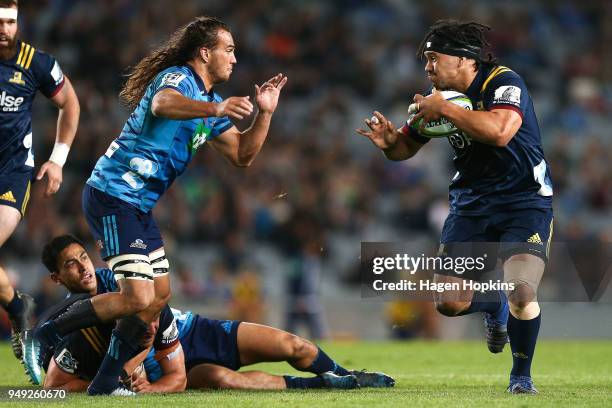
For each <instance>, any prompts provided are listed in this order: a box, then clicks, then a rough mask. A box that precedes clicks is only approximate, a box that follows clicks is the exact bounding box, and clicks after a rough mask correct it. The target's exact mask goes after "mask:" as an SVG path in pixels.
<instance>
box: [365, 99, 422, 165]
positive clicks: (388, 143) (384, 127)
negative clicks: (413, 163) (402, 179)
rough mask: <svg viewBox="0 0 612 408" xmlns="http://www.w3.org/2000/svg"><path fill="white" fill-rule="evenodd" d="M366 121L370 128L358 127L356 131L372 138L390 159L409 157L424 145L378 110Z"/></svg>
mask: <svg viewBox="0 0 612 408" xmlns="http://www.w3.org/2000/svg"><path fill="white" fill-rule="evenodd" d="M364 122H365V124H366V125H367V126H368V128H369V130H365V129H356V130H355V131H356V132H357V133H359V134H360V135H362V136H365V137H367V138H368V139H370V141H371V142H372V143H373V144H374V146H376V147H378V148H379V149H380V150H382V151H383V153H384V154H385V156H386V157H387V158H388V159H389V160H394V161H401V160H406V159H409V158H411V157H412V156H414V155H415V154H416V153H417V152H418V151H419V149H420V148H421V147H422V146H423V145H422V144H420V143H417V142H415V141H413V140H411V139H410V138H408V137H406V135H404V134H403V133H402V131H401V130H400V129H397V128H396V127H395V126H394V125H393V123H391V121H390V120H387V118H385V117H384V116H383V114H382V113H380V112H378V111H375V112H374V116H372V118H370V119H365V121H364Z"/></svg>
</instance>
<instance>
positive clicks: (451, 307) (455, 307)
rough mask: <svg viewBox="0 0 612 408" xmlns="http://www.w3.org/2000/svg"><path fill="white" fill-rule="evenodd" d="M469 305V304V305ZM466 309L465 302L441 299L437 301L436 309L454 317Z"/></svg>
mask: <svg viewBox="0 0 612 408" xmlns="http://www.w3.org/2000/svg"><path fill="white" fill-rule="evenodd" d="M467 306H469V304H468V305H467ZM465 309H466V303H465V302H453V301H440V302H436V310H437V311H438V312H439V313H440V314H442V315H444V316H448V317H454V316H457V315H459V313H461V312H463V311H464V310H465Z"/></svg>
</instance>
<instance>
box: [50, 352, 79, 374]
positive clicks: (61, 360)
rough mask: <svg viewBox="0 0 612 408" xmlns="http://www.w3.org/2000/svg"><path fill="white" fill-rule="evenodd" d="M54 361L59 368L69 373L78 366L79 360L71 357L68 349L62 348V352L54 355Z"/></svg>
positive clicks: (72, 372)
mask: <svg viewBox="0 0 612 408" xmlns="http://www.w3.org/2000/svg"><path fill="white" fill-rule="evenodd" d="M55 363H56V364H57V365H58V367H59V368H61V369H62V370H64V371H65V372H67V373H70V374H74V372H75V371H76V369H77V367H78V366H79V362H78V361H76V359H75V358H74V357H72V354H70V352H69V351H68V349H63V350H62V352H61V353H59V354H58V356H57V357H55Z"/></svg>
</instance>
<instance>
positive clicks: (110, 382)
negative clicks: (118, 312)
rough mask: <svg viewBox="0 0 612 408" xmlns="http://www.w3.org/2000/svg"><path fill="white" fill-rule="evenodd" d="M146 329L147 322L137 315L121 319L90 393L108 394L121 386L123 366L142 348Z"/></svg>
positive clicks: (92, 383)
mask: <svg viewBox="0 0 612 408" xmlns="http://www.w3.org/2000/svg"><path fill="white" fill-rule="evenodd" d="M146 331H147V324H146V323H145V322H143V321H142V320H141V319H140V318H138V317H137V316H129V317H125V318H123V319H121V320H119V322H118V323H117V327H116V328H115V329H114V330H113V334H112V336H111V340H110V344H109V345H108V351H107V352H106V355H105V356H104V360H102V364H101V365H100V368H99V369H98V373H97V374H96V376H95V378H94V379H93V381H92V382H91V384H90V386H89V388H88V389H87V392H88V393H89V394H90V395H95V394H108V393H110V392H112V391H113V390H115V389H116V388H118V387H119V376H120V375H121V371H122V370H123V366H124V365H125V363H126V362H127V361H128V360H129V359H131V358H132V357H134V356H135V355H136V354H137V353H138V352H139V350H140V349H141V348H140V343H141V341H142V338H143V337H144V334H145V333H146Z"/></svg>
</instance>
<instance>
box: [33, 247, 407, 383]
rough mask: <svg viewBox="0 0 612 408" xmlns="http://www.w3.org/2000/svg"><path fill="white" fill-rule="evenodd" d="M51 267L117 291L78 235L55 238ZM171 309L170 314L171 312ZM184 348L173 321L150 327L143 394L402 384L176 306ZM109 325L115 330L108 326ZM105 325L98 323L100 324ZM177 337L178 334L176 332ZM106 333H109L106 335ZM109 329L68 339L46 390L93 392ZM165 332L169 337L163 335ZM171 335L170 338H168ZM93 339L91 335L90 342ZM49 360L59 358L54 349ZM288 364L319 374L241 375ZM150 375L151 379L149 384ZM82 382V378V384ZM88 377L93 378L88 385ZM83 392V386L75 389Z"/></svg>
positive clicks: (67, 281) (74, 287) (302, 344)
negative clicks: (264, 364)
mask: <svg viewBox="0 0 612 408" xmlns="http://www.w3.org/2000/svg"><path fill="white" fill-rule="evenodd" d="M43 263H44V264H45V265H46V267H47V268H48V269H49V271H50V273H51V278H52V279H53V280H54V281H55V282H57V283H58V284H62V285H63V286H65V287H66V288H67V289H68V290H69V291H70V292H71V293H72V294H87V295H90V296H94V295H96V294H100V293H105V292H108V291H113V290H117V286H116V283H115V281H114V279H113V276H112V272H111V271H110V270H108V269H95V270H94V267H93V264H92V263H91V260H90V259H89V257H88V255H87V252H86V251H85V249H84V248H83V245H82V244H81V242H80V241H79V240H78V239H76V238H75V237H73V236H71V235H63V236H59V237H57V238H55V239H53V240H52V241H50V242H49V243H48V244H47V245H46V246H45V249H44V251H43ZM164 310H166V309H164ZM172 314H173V316H174V319H172V320H174V321H175V324H176V327H177V329H178V338H179V340H180V344H181V345H182V347H178V345H177V347H169V346H168V345H169V344H171V343H172V342H173V341H174V340H175V339H174V338H168V335H169V334H172V331H173V330H172V328H170V329H168V328H169V327H170V325H169V324H168V323H167V320H168V319H167V317H166V316H165V315H164V314H162V316H161V318H160V319H158V320H156V321H154V322H153V323H152V324H151V325H150V326H149V333H148V334H149V335H148V337H149V338H150V339H157V341H155V348H154V349H153V350H152V351H151V353H149V356H147V359H146V360H145V364H144V367H145V368H146V376H142V377H138V376H137V375H135V376H134V380H133V382H132V387H133V389H134V390H135V391H138V392H176V391H182V390H183V389H184V388H185V386H187V388H221V389H285V388H346V389H348V388H355V387H357V386H361V387H390V386H393V385H394V383H395V382H394V380H393V379H392V378H391V377H389V376H386V375H384V374H381V373H368V372H365V371H348V370H346V369H344V368H342V367H341V366H339V365H338V364H337V363H335V362H334V361H333V360H332V359H330V358H329V357H328V356H327V354H325V352H323V351H322V350H321V349H320V348H319V347H317V346H316V345H314V344H313V343H311V342H310V341H308V340H306V339H303V338H301V337H298V336H296V335H294V334H291V333H287V332H285V331H282V330H278V329H275V328H272V327H268V326H262V325H258V324H252V323H246V322H237V321H229V320H222V321H219V320H210V319H207V318H205V317H202V316H199V315H197V314H192V313H191V312H181V311H179V310H176V309H172ZM107 326H108V325H107ZM96 327H97V326H96ZM175 332H176V330H175ZM105 333H106V334H105ZM108 333H109V330H108V329H105V328H104V327H99V328H97V329H96V328H93V329H83V330H80V331H79V332H75V333H73V334H71V335H69V336H67V337H66V338H65V339H64V340H63V341H62V342H61V343H60V344H59V345H58V348H57V349H56V350H54V353H53V354H54V358H53V359H52V360H51V362H50V364H49V367H48V370H47V376H46V377H45V383H44V384H45V387H47V388H54V387H65V386H68V387H73V386H74V385H75V384H80V385H79V388H78V389H79V390H84V389H85V388H86V387H87V384H86V383H87V381H86V379H87V378H91V377H92V375H94V374H95V372H96V371H97V367H98V366H99V364H100V361H101V355H100V352H99V351H96V349H99V350H104V349H105V345H106V344H108V342H109V338H110V336H109V335H108ZM159 333H163V334H164V335H163V336H161V337H160V336H159ZM166 333H168V335H166ZM83 337H85V338H83ZM47 354H48V356H47V360H48V359H49V355H50V354H51V353H50V352H49V350H47ZM272 361H286V362H287V363H289V364H290V365H291V366H292V367H294V368H295V369H297V370H299V371H305V372H311V373H314V374H317V376H316V377H311V378H302V377H294V376H276V375H271V374H267V373H264V372H261V371H247V372H238V371H237V370H238V369H240V368H241V367H244V366H248V365H251V364H255V363H261V362H272ZM147 377H148V379H147ZM78 379H81V381H77V380H78ZM83 379H85V380H83ZM71 389H73V390H75V388H71Z"/></svg>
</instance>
